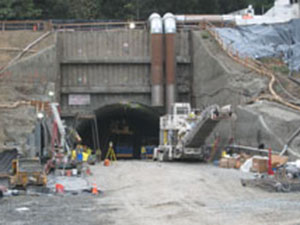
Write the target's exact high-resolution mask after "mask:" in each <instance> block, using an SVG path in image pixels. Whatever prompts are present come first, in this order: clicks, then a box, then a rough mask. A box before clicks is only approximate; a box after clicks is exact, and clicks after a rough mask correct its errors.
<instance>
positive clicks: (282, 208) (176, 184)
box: [94, 161, 300, 225]
mask: <svg viewBox="0 0 300 225" xmlns="http://www.w3.org/2000/svg"><path fill="white" fill-rule="evenodd" d="M242 176H243V174H241V173H240V172H239V171H236V170H228V169H220V168H217V167H214V166H211V165H206V164H199V163H156V162H142V161H125V162H118V163H117V165H114V166H113V167H108V168H102V169H97V170H95V176H94V177H95V178H97V182H98V183H99V184H100V183H101V184H102V189H103V190H104V191H105V196H104V198H100V199H98V200H97V204H99V205H103V204H105V205H107V207H108V208H109V209H114V211H110V212H109V213H108V215H107V214H106V215H104V214H101V215H99V219H100V220H102V219H103V218H104V217H108V218H113V220H114V222H115V224H122V225H124V224H128V225H129V224H130V225H135V224H136V225H140V224H143V225H147V224H149V225H153V224H160V225H162V224H172V225H176V224H178V225H182V224H230V225H233V224H251V225H253V224H273V225H274V224H300V218H299V210H300V195H299V193H296V194H295V193H293V194H278V193H267V192H264V191H262V190H258V189H252V188H244V187H242V186H241V184H240V181H239V178H241V177H242Z"/></svg>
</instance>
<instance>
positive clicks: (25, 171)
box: [10, 158, 47, 189]
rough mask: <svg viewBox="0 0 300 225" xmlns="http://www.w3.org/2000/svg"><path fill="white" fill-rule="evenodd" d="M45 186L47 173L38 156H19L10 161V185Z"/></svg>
mask: <svg viewBox="0 0 300 225" xmlns="http://www.w3.org/2000/svg"><path fill="white" fill-rule="evenodd" d="M29 185H33V186H46V185H47V175H46V174H45V172H44V169H43V167H42V165H41V164H40V161H39V159H38V158H20V159H14V160H13V161H12V175H11V176H10V187H13V188H15V187H22V188H24V189H26V188H27V186H29Z"/></svg>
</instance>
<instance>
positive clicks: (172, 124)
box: [153, 103, 232, 161]
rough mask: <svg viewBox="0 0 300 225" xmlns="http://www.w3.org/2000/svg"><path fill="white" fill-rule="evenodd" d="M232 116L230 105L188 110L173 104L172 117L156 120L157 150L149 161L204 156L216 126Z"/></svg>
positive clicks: (187, 104) (181, 104) (167, 116)
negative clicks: (157, 129)
mask: <svg viewBox="0 0 300 225" xmlns="http://www.w3.org/2000/svg"><path fill="white" fill-rule="evenodd" d="M231 115H232V109H231V106H230V105H227V106H224V107H219V106H218V105H211V106H209V107H207V108H205V109H204V110H203V111H200V110H192V109H191V105H190V104H189V103H175V104H174V105H173V106H172V113H171V114H167V115H164V116H162V117H160V134H159V135H160V137H159V142H160V143H159V146H158V147H157V148H155V149H154V154H153V159H154V160H159V161H168V160H179V159H197V160H203V159H204V156H205V154H204V153H205V149H204V145H205V140H206V138H207V137H208V136H209V135H210V134H211V133H212V131H213V129H214V128H215V127H216V125H217V124H218V122H219V121H220V120H222V119H228V118H229V117H231Z"/></svg>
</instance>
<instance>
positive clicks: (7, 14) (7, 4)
mask: <svg viewBox="0 0 300 225" xmlns="http://www.w3.org/2000/svg"><path fill="white" fill-rule="evenodd" d="M12 3H13V2H12V1H11V0H1V1H0V19H1V20H7V19H11V18H13V17H14V15H15V13H14V11H13V9H12Z"/></svg>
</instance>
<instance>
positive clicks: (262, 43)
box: [216, 19, 300, 71]
mask: <svg viewBox="0 0 300 225" xmlns="http://www.w3.org/2000/svg"><path fill="white" fill-rule="evenodd" d="M216 30H217V32H218V33H219V35H220V37H221V38H222V39H223V41H224V42H225V43H226V44H227V45H230V46H231V47H232V48H233V49H234V50H237V51H238V52H239V54H240V55H242V56H248V57H251V58H256V59H259V58H264V57H282V58H283V60H284V62H286V63H287V64H289V66H290V68H292V69H293V70H296V71H300V19H297V20H292V21H291V22H289V23H284V24H273V25H252V26H241V27H236V28H217V29H216Z"/></svg>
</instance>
